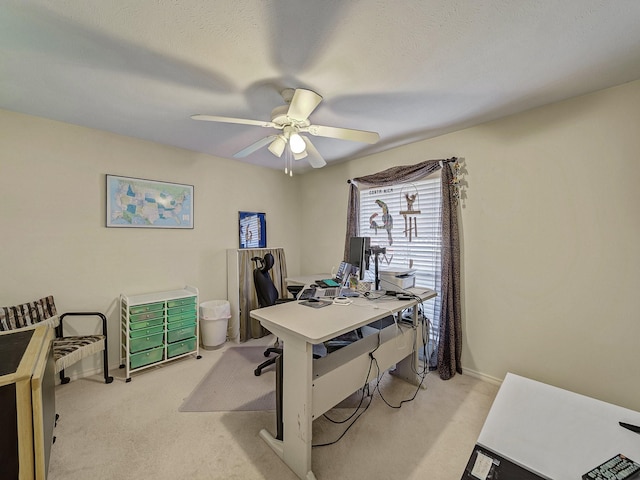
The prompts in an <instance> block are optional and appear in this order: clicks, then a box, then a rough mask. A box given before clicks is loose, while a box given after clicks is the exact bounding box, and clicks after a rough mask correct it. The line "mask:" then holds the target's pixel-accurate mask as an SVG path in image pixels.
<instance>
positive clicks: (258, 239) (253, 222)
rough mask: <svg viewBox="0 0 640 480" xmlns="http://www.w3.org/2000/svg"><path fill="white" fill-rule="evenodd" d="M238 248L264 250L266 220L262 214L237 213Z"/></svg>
mask: <svg viewBox="0 0 640 480" xmlns="http://www.w3.org/2000/svg"><path fill="white" fill-rule="evenodd" d="M238 227H239V235H240V242H239V243H240V248H266V246H267V220H266V217H265V214H264V213H258V212H238Z"/></svg>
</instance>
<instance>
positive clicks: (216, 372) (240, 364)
mask: <svg viewBox="0 0 640 480" xmlns="http://www.w3.org/2000/svg"><path fill="white" fill-rule="evenodd" d="M264 351H265V347H262V346H260V347H249V346H241V347H229V348H228V349H226V350H225V351H224V352H223V354H222V357H221V358H220V360H219V361H218V362H217V363H216V364H215V365H214V366H213V367H212V368H211V370H210V371H209V372H208V373H207V374H206V375H205V376H204V378H203V379H202V380H201V381H200V383H198V385H197V386H196V388H194V390H193V391H192V392H191V394H189V396H188V397H187V399H186V400H185V401H184V402H183V403H182V405H181V406H180V408H179V411H181V412H233V411H238V412H240V411H245V412H247V411H249V412H258V411H261V410H275V409H276V394H275V382H276V374H275V365H273V366H269V367H267V368H265V369H264V370H263V371H262V374H261V375H260V376H258V377H256V376H255V375H254V373H253V371H254V370H255V368H256V367H257V366H258V365H259V364H260V363H262V362H263V361H265V360H266V358H265V356H264ZM361 397H362V394H361V392H356V393H355V394H354V395H352V396H351V397H349V398H347V399H345V400H344V401H342V402H341V403H340V404H339V405H337V406H336V408H352V407H357V406H358V404H359V402H360V399H361Z"/></svg>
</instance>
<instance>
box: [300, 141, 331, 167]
mask: <svg viewBox="0 0 640 480" xmlns="http://www.w3.org/2000/svg"><path fill="white" fill-rule="evenodd" d="M302 139H303V140H304V143H306V144H307V150H306V151H307V161H308V162H309V165H311V166H312V167H313V168H322V167H324V166H325V165H326V164H327V162H326V161H325V159H324V158H322V155H320V153H319V152H318V150H316V147H314V145H313V143H311V140H309V139H308V138H307V137H302Z"/></svg>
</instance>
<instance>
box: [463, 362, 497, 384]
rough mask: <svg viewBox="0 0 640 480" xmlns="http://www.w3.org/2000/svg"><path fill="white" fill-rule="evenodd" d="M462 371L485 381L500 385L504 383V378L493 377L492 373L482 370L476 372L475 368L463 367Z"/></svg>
mask: <svg viewBox="0 0 640 480" xmlns="http://www.w3.org/2000/svg"><path fill="white" fill-rule="evenodd" d="M462 373H463V374H464V375H469V376H470V377H474V378H477V379H479V380H482V381H484V382H488V383H492V384H493V385H497V386H498V387H499V386H500V385H502V380H501V379H499V378H496V377H492V376H491V375H487V374H485V373H482V372H476V371H475V370H471V369H470V368H464V367H463V368H462Z"/></svg>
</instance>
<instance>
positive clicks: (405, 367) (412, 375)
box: [392, 307, 427, 390]
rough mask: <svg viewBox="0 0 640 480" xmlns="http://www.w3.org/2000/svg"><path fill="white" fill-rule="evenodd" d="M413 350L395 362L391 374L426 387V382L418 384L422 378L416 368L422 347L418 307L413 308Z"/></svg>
mask: <svg viewBox="0 0 640 480" xmlns="http://www.w3.org/2000/svg"><path fill="white" fill-rule="evenodd" d="M413 325H414V329H413V352H412V353H411V355H409V356H408V357H406V358H404V359H402V360H401V361H399V362H398V363H397V364H396V368H395V370H393V372H392V373H393V375H394V376H396V377H399V378H402V379H403V380H405V381H406V382H409V383H411V384H413V385H416V386H418V385H420V386H421V388H422V389H425V390H426V388H427V385H426V383H424V382H423V383H422V384H420V381H421V380H422V378H421V376H420V375H418V373H417V372H418V368H419V367H420V353H419V352H420V348H421V347H422V338H421V337H422V335H421V334H420V333H421V332H420V328H421V326H420V324H419V322H418V309H417V308H416V307H414V308H413Z"/></svg>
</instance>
